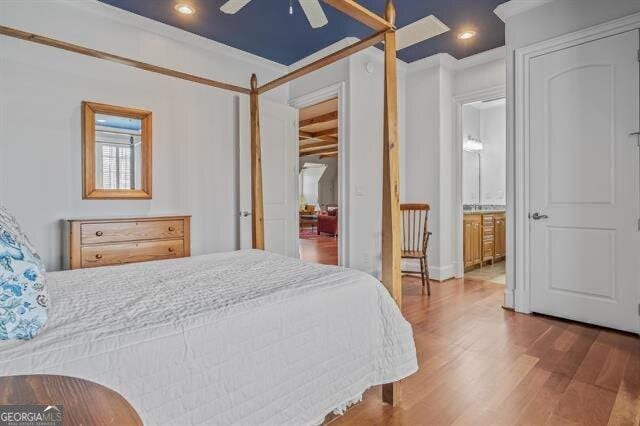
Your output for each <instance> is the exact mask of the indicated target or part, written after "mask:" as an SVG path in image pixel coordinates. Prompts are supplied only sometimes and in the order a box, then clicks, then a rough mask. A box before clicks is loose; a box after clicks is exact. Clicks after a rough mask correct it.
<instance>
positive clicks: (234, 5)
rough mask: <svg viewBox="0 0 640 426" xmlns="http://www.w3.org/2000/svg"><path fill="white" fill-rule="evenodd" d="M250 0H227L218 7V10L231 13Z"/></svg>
mask: <svg viewBox="0 0 640 426" xmlns="http://www.w3.org/2000/svg"><path fill="white" fill-rule="evenodd" d="M250 1H251V0H229V1H228V2H226V3H225V4H223V5H222V6H221V7H220V10H221V11H223V12H224V13H228V14H230V15H233V14H234V13H236V12H237V11H239V10H240V9H242V8H243V7H245V6H246V5H247V3H249V2H250Z"/></svg>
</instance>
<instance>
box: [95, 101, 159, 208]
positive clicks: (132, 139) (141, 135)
mask: <svg viewBox="0 0 640 426" xmlns="http://www.w3.org/2000/svg"><path fill="white" fill-rule="evenodd" d="M83 115H84V117H83V133H84V134H83V143H84V198H98V199H114V198H116V199H117V198H121V199H136V198H142V199H148V198H151V113H150V112H148V111H142V110H137V109H131V108H124V107H116V106H112V105H104V104H97V103H92V102H84V103H83ZM89 159H91V160H92V161H88V160H89Z"/></svg>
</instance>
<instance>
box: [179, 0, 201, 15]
mask: <svg viewBox="0 0 640 426" xmlns="http://www.w3.org/2000/svg"><path fill="white" fill-rule="evenodd" d="M174 9H175V10H176V11H177V12H178V13H181V14H183V15H193V14H194V13H196V9H195V8H194V7H193V6H190V5H188V4H186V3H178V4H176V5H175V7H174Z"/></svg>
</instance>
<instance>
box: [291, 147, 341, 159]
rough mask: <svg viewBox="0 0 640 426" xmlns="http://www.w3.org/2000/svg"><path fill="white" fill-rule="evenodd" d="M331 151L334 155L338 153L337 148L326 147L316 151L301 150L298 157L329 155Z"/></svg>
mask: <svg viewBox="0 0 640 426" xmlns="http://www.w3.org/2000/svg"><path fill="white" fill-rule="evenodd" d="M333 153H335V154H336V155H337V154H338V151H337V148H329V149H326V150H324V151H318V152H301V153H300V157H310V156H312V155H313V156H316V155H317V156H320V157H323V156H327V155H328V156H331V155H332V154H333Z"/></svg>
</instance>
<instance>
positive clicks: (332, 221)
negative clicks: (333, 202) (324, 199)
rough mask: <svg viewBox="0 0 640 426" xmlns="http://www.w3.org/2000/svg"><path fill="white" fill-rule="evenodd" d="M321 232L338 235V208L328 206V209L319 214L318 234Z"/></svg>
mask: <svg viewBox="0 0 640 426" xmlns="http://www.w3.org/2000/svg"><path fill="white" fill-rule="evenodd" d="M321 232H324V233H325V234H331V235H333V236H336V235H338V208H337V207H335V208H332V207H328V208H327V211H325V212H321V213H320V214H319V215H318V235H320V233H321Z"/></svg>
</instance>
